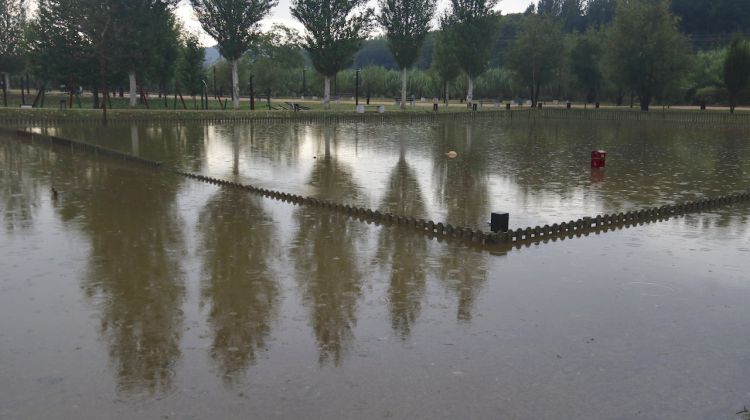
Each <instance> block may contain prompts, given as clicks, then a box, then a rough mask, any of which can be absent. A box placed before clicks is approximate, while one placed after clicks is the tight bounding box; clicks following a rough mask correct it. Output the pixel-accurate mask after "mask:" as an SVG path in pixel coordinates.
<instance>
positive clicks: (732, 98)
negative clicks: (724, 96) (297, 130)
mask: <svg viewBox="0 0 750 420" xmlns="http://www.w3.org/2000/svg"><path fill="white" fill-rule="evenodd" d="M736 106H737V97H736V95H735V94H733V93H732V92H730V93H729V113H730V114H734V108H735V107H736Z"/></svg>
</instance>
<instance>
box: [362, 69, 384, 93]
mask: <svg viewBox="0 0 750 420" xmlns="http://www.w3.org/2000/svg"><path fill="white" fill-rule="evenodd" d="M385 75H386V70H385V69H384V68H383V67H377V66H368V67H365V68H363V69H362V71H360V73H359V76H360V78H361V81H360V86H361V87H362V91H363V93H364V94H365V96H367V97H368V98H369V97H371V96H373V95H376V94H381V93H382V92H383V91H384V89H385Z"/></svg>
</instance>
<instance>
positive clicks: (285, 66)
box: [251, 24, 304, 106]
mask: <svg viewBox="0 0 750 420" xmlns="http://www.w3.org/2000/svg"><path fill="white" fill-rule="evenodd" d="M298 40H299V34H298V33H297V31H295V30H293V29H290V28H287V27H285V26H283V25H279V24H275V25H273V27H272V28H271V30H270V31H268V32H266V33H265V34H263V35H262V36H261V37H260V38H259V40H258V42H257V43H256V45H255V46H254V48H253V49H252V50H251V55H252V64H251V71H252V74H253V76H254V77H255V82H256V84H257V86H258V87H259V88H261V89H264V90H265V92H266V94H267V98H268V104H269V106H270V104H271V94H272V92H282V91H286V90H287V89H288V88H289V85H290V83H291V81H292V80H295V81H298V80H299V76H298V75H299V74H300V73H301V70H302V67H303V65H304V60H303V57H302V54H301V53H300V48H299V46H298ZM298 87H299V85H298V83H297V88H298ZM295 91H296V89H295Z"/></svg>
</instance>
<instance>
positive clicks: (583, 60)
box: [570, 30, 604, 102]
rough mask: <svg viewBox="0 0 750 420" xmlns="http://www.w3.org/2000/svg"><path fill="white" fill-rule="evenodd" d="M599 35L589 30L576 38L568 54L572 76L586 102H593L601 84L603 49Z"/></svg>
mask: <svg viewBox="0 0 750 420" xmlns="http://www.w3.org/2000/svg"><path fill="white" fill-rule="evenodd" d="M600 35H601V34H600V33H599V32H597V31H594V30H589V31H588V32H586V33H585V34H583V35H580V36H578V37H576V39H575V45H574V47H573V50H572V51H571V54H570V59H571V69H572V71H573V75H574V76H575V78H576V81H577V82H578V86H580V87H581V88H582V89H583V90H584V92H585V93H586V102H594V101H595V100H596V98H597V95H598V93H599V89H600V88H601V85H602V83H603V78H604V76H603V73H602V68H601V61H602V56H603V55H604V48H603V46H602V44H601V42H600V39H601V36H600Z"/></svg>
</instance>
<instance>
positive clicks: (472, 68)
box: [440, 0, 500, 104]
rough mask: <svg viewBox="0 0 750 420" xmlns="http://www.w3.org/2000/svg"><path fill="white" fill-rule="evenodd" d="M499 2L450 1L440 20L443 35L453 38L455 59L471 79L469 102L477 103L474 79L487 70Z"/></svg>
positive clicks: (498, 20) (496, 28)
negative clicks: (475, 100) (475, 101)
mask: <svg viewBox="0 0 750 420" xmlns="http://www.w3.org/2000/svg"><path fill="white" fill-rule="evenodd" d="M496 5H497V0H451V5H450V11H449V13H448V14H446V15H445V16H443V18H442V19H441V22H440V23H441V26H442V29H443V31H445V32H447V33H448V34H449V36H450V37H452V38H453V40H454V43H455V45H457V46H460V47H459V48H456V50H455V53H456V58H457V59H458V63H459V65H460V66H461V69H462V70H463V71H464V73H466V76H467V78H468V82H469V83H468V84H469V85H468V89H467V93H466V101H467V102H468V103H469V104H471V102H472V100H473V99H474V79H475V78H476V77H477V76H479V75H480V74H482V73H484V71H485V70H487V67H488V66H489V64H490V58H491V56H492V50H493V47H494V44H495V40H496V39H497V33H498V31H499V29H500V25H499V22H500V13H499V12H496V11H494V10H492V9H493V8H494V7H495V6H496Z"/></svg>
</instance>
